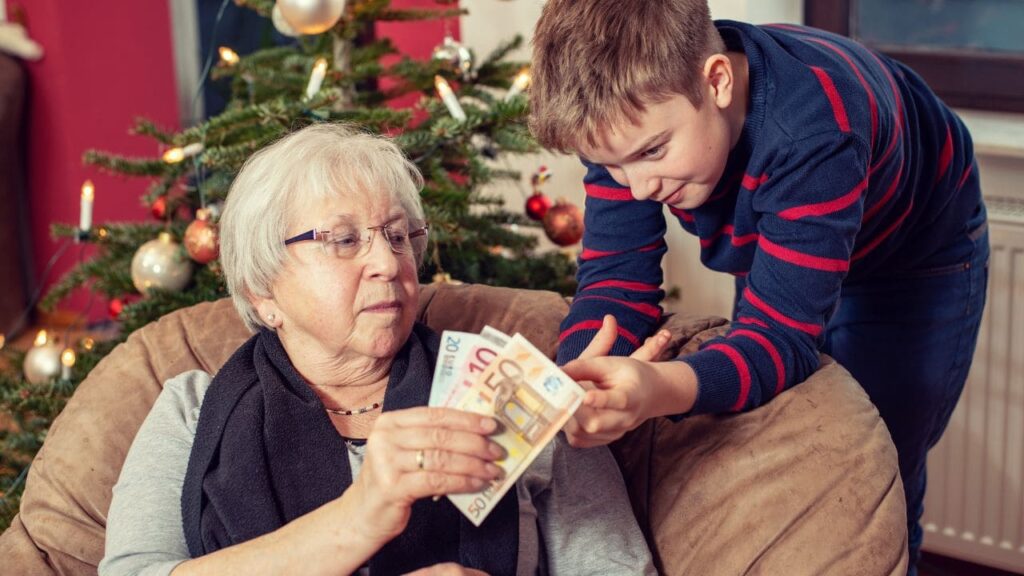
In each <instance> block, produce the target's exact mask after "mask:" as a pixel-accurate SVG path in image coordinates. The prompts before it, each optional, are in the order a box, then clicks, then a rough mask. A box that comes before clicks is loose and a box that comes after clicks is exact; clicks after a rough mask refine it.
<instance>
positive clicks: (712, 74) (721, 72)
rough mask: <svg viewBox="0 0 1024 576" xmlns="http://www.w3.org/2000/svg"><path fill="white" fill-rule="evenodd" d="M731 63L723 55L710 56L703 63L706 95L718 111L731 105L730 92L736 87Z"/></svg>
mask: <svg viewBox="0 0 1024 576" xmlns="http://www.w3.org/2000/svg"><path fill="white" fill-rule="evenodd" d="M734 72H735V71H734V70H733V67H732V62H731V61H730V60H729V57H728V56H726V55H725V54H712V55H711V56H710V57H708V59H707V60H705V61H704V77H705V78H706V79H707V82H708V95H709V96H710V97H711V101H712V102H714V104H715V106H717V107H718V108H719V109H725V108H728V107H729V105H730V104H732V91H733V88H734V87H735V86H736V83H735V80H736V79H735V77H734Z"/></svg>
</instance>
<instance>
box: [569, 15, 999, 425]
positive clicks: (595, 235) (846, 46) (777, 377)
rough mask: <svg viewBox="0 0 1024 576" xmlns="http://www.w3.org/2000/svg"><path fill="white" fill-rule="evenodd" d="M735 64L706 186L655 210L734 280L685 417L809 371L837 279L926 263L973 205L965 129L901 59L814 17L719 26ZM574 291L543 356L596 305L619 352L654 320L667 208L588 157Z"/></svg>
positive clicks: (595, 318) (767, 394)
mask: <svg viewBox="0 0 1024 576" xmlns="http://www.w3.org/2000/svg"><path fill="white" fill-rule="evenodd" d="M716 26H717V27H718V29H719V32H720V33H721V34H722V37H723V38H724V39H725V41H726V44H727V45H728V46H729V48H730V49H731V50H742V51H743V52H745V53H746V55H747V59H748V62H749V78H750V102H749V106H748V116H747V118H746V119H745V123H744V126H743V132H742V135H741V137H740V140H739V142H738V143H737V145H736V146H735V147H734V148H733V149H732V151H731V152H730V154H729V158H728V162H727V164H726V168H725V172H724V174H723V176H722V178H721V180H720V181H719V183H718V185H717V187H716V188H715V191H714V192H713V193H712V195H711V197H710V198H709V199H708V200H707V202H705V203H704V205H702V206H700V207H699V208H697V209H694V210H679V209H675V208H672V209H670V210H669V212H670V213H671V214H672V216H673V217H674V218H675V219H677V220H678V222H679V224H680V225H682V227H683V228H684V229H686V230H687V231H688V232H690V233H693V234H696V235H697V236H698V237H700V246H701V261H702V262H703V263H704V264H705V265H706V266H708V267H709V268H711V269H713V270H718V271H722V272H728V273H731V274H734V275H737V276H742V277H745V279H746V281H747V287H746V289H745V290H744V292H743V293H742V297H741V299H740V300H739V302H738V305H737V309H736V314H735V318H734V322H733V325H732V327H731V330H730V331H729V332H728V333H727V334H726V335H725V336H724V337H722V338H718V339H715V340H712V341H710V342H708V343H707V344H705V345H704V346H703V347H702V349H701V350H700V351H699V352H697V353H696V354H694V355H692V356H690V357H688V358H687V359H686V360H685V361H686V362H688V363H689V364H690V365H691V366H692V367H693V369H694V370H695V371H696V373H697V377H698V391H697V400H696V404H695V405H694V407H693V410H692V413H718V412H729V411H740V410H746V409H750V408H753V407H756V406H759V405H761V404H763V403H764V402H767V401H768V400H769V399H771V398H772V397H773V396H775V395H776V394H778V393H779V392H781V391H782V390H784V389H786V388H788V387H790V386H792V385H793V384H795V383H797V382H801V381H803V380H804V379H806V378H807V377H808V376H809V375H810V374H811V373H812V372H813V371H814V370H815V369H816V368H817V367H818V352H817V351H818V348H819V346H820V345H821V344H822V340H823V332H824V327H825V325H826V324H827V322H828V320H829V318H830V316H831V314H832V312H833V311H834V309H835V306H836V303H837V301H838V298H839V294H840V288H841V286H842V285H843V283H845V282H856V281H858V280H863V279H865V278H871V277H885V275H887V274H892V273H895V272H898V271H902V270H913V269H915V268H918V267H921V266H924V265H927V264H928V258H929V256H931V255H933V254H935V253H936V252H937V251H938V250H939V249H940V248H943V247H944V246H945V245H948V244H950V243H951V242H952V241H953V240H954V239H956V238H958V237H959V236H960V235H961V234H964V233H965V232H967V230H966V227H967V226H968V225H969V222H971V221H972V219H974V220H976V219H977V218H978V216H979V215H981V217H983V210H984V208H983V207H982V205H981V196H980V189H979V186H978V175H977V169H976V167H975V165H974V154H973V150H972V144H971V140H970V135H969V134H968V133H967V130H966V129H965V128H964V126H963V124H962V123H961V121H960V120H959V119H958V118H957V117H956V116H955V115H954V114H953V112H951V111H950V110H949V109H948V108H947V107H946V106H945V105H944V104H943V103H942V102H940V101H939V100H938V99H937V98H936V96H935V95H934V94H933V93H932V92H931V90H930V89H929V88H928V87H927V86H926V85H925V84H924V82H923V81H922V80H921V79H920V78H919V77H918V76H917V75H916V74H915V73H914V72H913V71H911V70H910V69H908V68H906V67H904V66H903V65H901V64H899V63H897V62H895V61H892V60H890V59H887V58H885V57H884V56H881V55H878V54H876V53H874V52H872V51H870V50H868V49H866V48H865V47H863V46H861V45H859V44H857V43H856V42H854V41H852V40H849V39H847V38H843V37H840V36H836V35H833V34H829V33H826V32H823V31H820V30H816V29H813V28H803V27H798V26H789V25H770V26H754V25H750V24H744V23H740V22H732V21H718V22H716ZM584 184H585V187H586V193H587V198H586V211H585V227H586V231H585V234H584V236H583V251H582V253H581V255H580V258H579V264H580V266H579V273H578V279H579V290H578V292H577V294H576V298H575V300H574V302H573V305H572V309H571V311H570V312H569V315H568V317H567V318H566V319H565V321H564V322H563V323H562V327H561V338H560V339H561V344H560V347H559V351H558V360H559V362H560V363H565V362H567V361H569V360H571V359H573V358H575V357H577V356H578V355H579V354H580V352H582V350H583V349H584V348H585V347H586V345H587V343H588V342H589V341H590V339H591V338H592V337H593V336H594V334H595V332H596V330H597V328H598V327H600V323H601V318H602V316H603V315H604V314H607V313H610V314H614V315H615V316H616V317H617V318H618V320H619V326H620V329H619V338H618V340H617V342H616V344H615V346H614V348H613V350H612V354H619V355H625V354H628V353H630V352H631V351H632V350H634V349H635V348H636V347H637V346H638V345H639V344H640V343H641V342H642V340H643V339H644V338H645V337H646V336H648V335H650V334H651V333H652V332H653V330H654V329H655V327H656V326H657V323H658V322H659V320H660V319H661V315H662V309H661V306H660V302H661V300H662V298H663V297H664V292H663V291H662V289H661V283H662V279H663V277H662V270H661V259H662V256H663V255H664V253H665V251H666V245H665V241H664V234H665V230H666V222H665V221H666V217H665V214H664V211H663V206H662V204H660V203H657V202H654V201H636V200H634V199H633V198H632V196H631V194H630V191H629V189H627V188H623V187H622V186H620V185H618V184H617V183H616V182H615V181H614V180H613V179H612V178H611V176H610V175H609V174H608V172H607V171H606V170H605V169H604V168H603V167H601V166H598V165H588V172H587V175H586V179H585V182H584Z"/></svg>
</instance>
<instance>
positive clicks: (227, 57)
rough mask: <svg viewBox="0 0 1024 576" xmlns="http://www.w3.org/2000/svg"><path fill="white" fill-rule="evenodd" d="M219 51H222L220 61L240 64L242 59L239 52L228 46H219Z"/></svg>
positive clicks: (229, 64)
mask: <svg viewBox="0 0 1024 576" xmlns="http://www.w3.org/2000/svg"><path fill="white" fill-rule="evenodd" d="M217 52H219V53H220V61H221V62H223V63H224V64H225V65H227V66H234V65H235V64H238V61H239V60H240V58H239V57H238V53H237V52H235V51H234V50H232V49H231V48H228V47H227V46H221V47H220V48H217Z"/></svg>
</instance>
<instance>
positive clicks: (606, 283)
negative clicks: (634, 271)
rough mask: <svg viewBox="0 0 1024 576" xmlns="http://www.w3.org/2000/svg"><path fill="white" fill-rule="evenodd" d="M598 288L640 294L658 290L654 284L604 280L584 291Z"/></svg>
mask: <svg viewBox="0 0 1024 576" xmlns="http://www.w3.org/2000/svg"><path fill="white" fill-rule="evenodd" d="M598 288H622V289H623V290H636V291H639V292H653V291H655V290H657V289H658V287H657V286H655V285H654V284H645V283H643V282H630V281H628V280H602V281H601V282H594V283H593V284H591V285H589V286H587V287H585V288H582V289H581V291H582V290H596V289H598Z"/></svg>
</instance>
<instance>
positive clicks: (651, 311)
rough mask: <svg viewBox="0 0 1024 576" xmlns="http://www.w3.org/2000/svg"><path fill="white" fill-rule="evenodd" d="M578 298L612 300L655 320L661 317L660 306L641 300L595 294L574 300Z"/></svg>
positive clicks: (580, 297)
mask: <svg viewBox="0 0 1024 576" xmlns="http://www.w3.org/2000/svg"><path fill="white" fill-rule="evenodd" d="M580 300H604V301H606V302H614V303H616V304H621V305H623V306H625V307H627V308H632V309H633V310H636V311H637V312H639V313H641V314H643V315H644V316H650V317H651V318H654V319H655V320H658V319H660V318H661V308H659V307H657V306H653V305H651V304H645V303H643V302H630V301H628V300H621V299H619V298H612V297H611V296H597V295H592V296H577V297H576V300H575V301H577V302H578V301H580Z"/></svg>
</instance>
